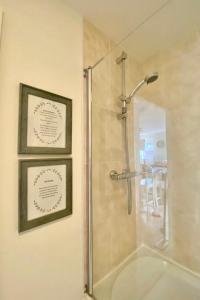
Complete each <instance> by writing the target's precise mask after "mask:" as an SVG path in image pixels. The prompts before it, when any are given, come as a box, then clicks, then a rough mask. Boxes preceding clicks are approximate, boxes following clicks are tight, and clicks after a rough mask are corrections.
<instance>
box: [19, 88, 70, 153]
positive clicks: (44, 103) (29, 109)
mask: <svg viewBox="0 0 200 300" xmlns="http://www.w3.org/2000/svg"><path fill="white" fill-rule="evenodd" d="M19 97H20V104H19V130H18V153H19V154H71V152H72V100H71V99H70V98H66V97H63V96H60V95H57V94H53V93H50V92H47V91H45V90H41V89H38V88H35V87H32V86H29V85H26V84H23V83H20V96H19Z"/></svg>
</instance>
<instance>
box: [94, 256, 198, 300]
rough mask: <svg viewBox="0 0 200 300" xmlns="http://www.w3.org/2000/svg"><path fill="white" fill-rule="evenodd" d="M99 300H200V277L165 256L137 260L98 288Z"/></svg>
mask: <svg viewBox="0 0 200 300" xmlns="http://www.w3.org/2000/svg"><path fill="white" fill-rule="evenodd" d="M94 295H95V299H96V300H200V277H199V276H197V275H195V274H193V273H192V272H189V271H186V270H185V269H184V268H182V267H179V266H178V265H177V264H173V263H172V262H169V261H167V260H164V259H163V258H161V257H156V256H155V255H153V256H151V255H145V256H141V257H134V258H133V259H131V260H129V261H128V262H125V263H124V265H121V266H120V267H119V268H118V269H116V270H115V271H114V272H112V273H111V274H109V275H108V276H106V277H105V278H104V279H103V280H101V282H99V283H98V284H97V285H96V286H95V289H94Z"/></svg>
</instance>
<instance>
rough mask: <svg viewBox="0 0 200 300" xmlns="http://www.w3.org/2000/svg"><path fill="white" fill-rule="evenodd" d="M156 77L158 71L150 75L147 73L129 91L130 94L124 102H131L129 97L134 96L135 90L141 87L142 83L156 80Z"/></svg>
mask: <svg viewBox="0 0 200 300" xmlns="http://www.w3.org/2000/svg"><path fill="white" fill-rule="evenodd" d="M157 79H158V73H157V72H154V73H152V74H150V75H147V76H146V77H145V78H144V79H143V80H142V81H140V82H139V83H138V85H137V86H136V87H135V88H134V90H133V91H132V92H131V93H130V95H129V96H128V97H127V98H126V102H127V103H130V102H131V99H132V98H133V97H134V96H135V94H136V93H137V91H138V90H139V89H140V88H141V86H142V85H143V84H145V83H146V84H149V83H152V82H154V81H156V80H157Z"/></svg>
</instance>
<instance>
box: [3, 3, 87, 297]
mask: <svg viewBox="0 0 200 300" xmlns="http://www.w3.org/2000/svg"><path fill="white" fill-rule="evenodd" d="M0 7H2V8H3V11H4V13H5V18H4V24H3V36H2V45H1V54H0V126H1V135H0V157H1V160H0V244H1V246H0V299H1V300H14V299H15V300H25V299H29V300H36V299H37V300H66V299H68V300H80V299H81V298H82V293H83V270H82V269H83V257H82V256H83V255H82V253H83V251H82V250H83V249H82V239H83V234H82V199H83V195H82V178H83V176H82V175H83V172H82V157H83V155H82V151H83V126H82V117H83V113H82V107H83V103H82V18H81V17H80V16H79V15H78V14H77V13H76V12H75V11H73V10H72V9H71V8H69V7H68V6H67V5H66V4H65V2H64V1H62V0H56V1H54V0H42V1H41V0H34V1H32V0H19V1H13V0H0ZM20 82H23V83H26V84H29V85H32V86H35V87H38V88H41V89H45V90H48V91H51V92H54V93H57V94H60V95H63V96H66V97H70V98H72V99H73V155H72V157H73V186H74V188H73V215H72V216H69V217H67V218H63V219H60V220H58V221H55V222H53V223H51V224H50V223H49V224H47V225H44V226H41V227H38V228H35V229H33V230H30V231H28V232H25V233H23V234H18V159H19V158H25V157H26V156H19V155H17V136H18V129H17V128H18V104H19V96H18V94H19V83H20ZM45 157H46V156H45ZM48 157H49V156H48ZM26 158H30V156H27V157H26ZM32 158H33V157H32ZM37 158H38V156H37Z"/></svg>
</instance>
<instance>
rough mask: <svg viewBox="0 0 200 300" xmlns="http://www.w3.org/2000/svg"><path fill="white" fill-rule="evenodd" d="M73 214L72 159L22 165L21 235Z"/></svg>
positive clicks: (20, 195)
mask: <svg viewBox="0 0 200 300" xmlns="http://www.w3.org/2000/svg"><path fill="white" fill-rule="evenodd" d="M71 214H72V159H71V158H69V159H47V160H41V159H38V160H20V161H19V232H22V231H25V230H28V229H31V228H33V227H36V226H39V225H42V224H45V223H48V222H51V221H54V220H57V219H60V218H63V217H65V216H68V215H71Z"/></svg>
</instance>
